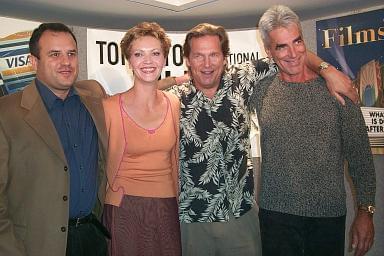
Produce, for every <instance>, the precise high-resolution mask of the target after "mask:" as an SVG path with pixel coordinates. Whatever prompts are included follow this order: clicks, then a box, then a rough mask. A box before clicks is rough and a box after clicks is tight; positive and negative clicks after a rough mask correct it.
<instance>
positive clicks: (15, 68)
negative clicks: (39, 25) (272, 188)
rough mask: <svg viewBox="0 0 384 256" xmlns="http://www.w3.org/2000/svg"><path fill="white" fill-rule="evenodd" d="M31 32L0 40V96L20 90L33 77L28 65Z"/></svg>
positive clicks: (19, 33) (12, 35) (15, 34)
mask: <svg viewBox="0 0 384 256" xmlns="http://www.w3.org/2000/svg"><path fill="white" fill-rule="evenodd" d="M31 33H32V32H31V31H25V32H17V33H14V34H11V35H8V36H5V37H3V38H0V75H1V77H0V79H1V81H0V86H1V89H0V96H1V95H6V94H11V93H14V92H17V91H19V90H22V89H23V88H24V87H25V86H26V85H27V84H29V83H30V82H31V81H32V80H33V79H34V77H35V72H34V71H33V69H32V67H31V65H30V63H29V48H28V42H29V38H30V36H31Z"/></svg>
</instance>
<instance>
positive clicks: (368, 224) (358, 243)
mask: <svg viewBox="0 0 384 256" xmlns="http://www.w3.org/2000/svg"><path fill="white" fill-rule="evenodd" d="M351 233H352V241H351V248H352V249H353V250H355V256H363V255H364V254H365V253H367V252H368V251H369V249H370V248H371V247H372V244H373V238H374V236H375V229H374V226H373V216H372V215H371V214H370V213H367V212H365V211H363V210H359V211H358V214H357V216H356V218H355V220H354V221H353V224H352V227H351Z"/></svg>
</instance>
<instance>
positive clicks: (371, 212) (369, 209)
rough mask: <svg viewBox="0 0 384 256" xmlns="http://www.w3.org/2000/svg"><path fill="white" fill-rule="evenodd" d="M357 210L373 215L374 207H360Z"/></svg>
mask: <svg viewBox="0 0 384 256" xmlns="http://www.w3.org/2000/svg"><path fill="white" fill-rule="evenodd" d="M359 210H363V211H365V212H367V213H369V214H371V215H373V214H374V213H375V210H376V209H375V206H373V205H368V206H364V205H360V206H359Z"/></svg>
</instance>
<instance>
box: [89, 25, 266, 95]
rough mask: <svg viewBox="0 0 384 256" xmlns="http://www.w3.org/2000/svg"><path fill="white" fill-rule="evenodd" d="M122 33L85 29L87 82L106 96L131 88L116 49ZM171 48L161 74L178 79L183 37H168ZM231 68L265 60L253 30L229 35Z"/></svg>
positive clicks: (121, 59) (128, 77)
mask: <svg viewBox="0 0 384 256" xmlns="http://www.w3.org/2000/svg"><path fill="white" fill-rule="evenodd" d="M124 33H125V32H121V31H110V30H98V29H87V50H88V53H87V69H88V79H95V80H97V81H99V82H100V83H101V84H102V85H103V86H104V87H105V89H106V91H107V92H108V93H109V94H115V93H118V92H122V91H125V90H127V89H128V88H129V87H130V86H131V85H132V74H131V72H130V71H129V70H127V68H126V67H127V66H126V65H124V63H125V60H123V57H122V55H121V50H120V48H119V44H120V40H121V38H122V37H123V35H124ZM168 35H169V37H170V38H171V40H172V48H171V50H170V53H169V56H168V58H167V63H166V66H165V68H164V70H163V72H162V74H161V76H162V77H165V76H181V75H182V74H183V73H184V70H185V69H186V68H185V66H184V65H183V58H182V45H183V43H184V38H185V33H168ZM228 36H229V38H230V49H231V54H230V56H229V57H228V62H229V63H230V64H239V63H242V62H244V61H246V60H250V59H256V58H262V57H265V56H266V55H265V52H264V49H263V48H262V46H260V45H262V44H261V39H260V37H259V35H258V31H256V30H244V31H230V32H228Z"/></svg>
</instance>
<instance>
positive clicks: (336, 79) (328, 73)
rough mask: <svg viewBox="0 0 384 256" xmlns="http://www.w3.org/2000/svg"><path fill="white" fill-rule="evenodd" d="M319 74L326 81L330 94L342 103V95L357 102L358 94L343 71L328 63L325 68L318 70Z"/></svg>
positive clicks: (343, 103) (343, 102)
mask: <svg viewBox="0 0 384 256" xmlns="http://www.w3.org/2000/svg"><path fill="white" fill-rule="evenodd" d="M320 75H321V76H322V77H323V78H324V79H325V80H326V81H327V87H328V90H329V92H330V94H331V95H332V96H334V97H335V98H336V99H337V100H338V101H339V102H340V103H341V104H342V105H345V101H344V99H343V96H342V95H344V96H346V97H348V98H350V99H351V101H353V102H355V103H358V102H359V95H358V94H357V91H356V89H355V88H354V87H353V85H352V81H351V79H350V78H349V77H348V76H347V75H345V74H344V73H343V72H341V71H339V70H337V69H336V68H335V67H333V66H332V65H329V66H328V67H327V68H326V69H322V70H320Z"/></svg>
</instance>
